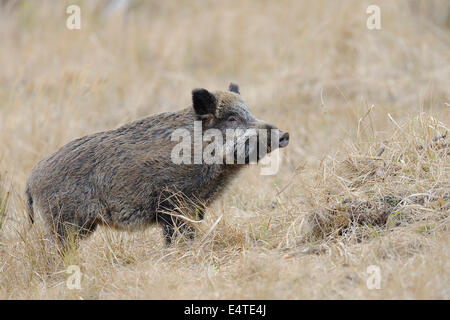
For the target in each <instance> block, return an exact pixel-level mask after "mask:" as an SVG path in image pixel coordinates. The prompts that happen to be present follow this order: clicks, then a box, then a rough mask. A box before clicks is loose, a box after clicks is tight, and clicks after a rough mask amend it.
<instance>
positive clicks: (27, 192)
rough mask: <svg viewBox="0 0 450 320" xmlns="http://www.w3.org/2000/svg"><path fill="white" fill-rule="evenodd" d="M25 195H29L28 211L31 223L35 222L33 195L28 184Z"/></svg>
mask: <svg viewBox="0 0 450 320" xmlns="http://www.w3.org/2000/svg"><path fill="white" fill-rule="evenodd" d="M25 195H26V196H27V212H28V218H29V219H30V221H31V224H33V223H34V211H33V197H32V196H31V191H30V186H29V185H27V188H26V190H25Z"/></svg>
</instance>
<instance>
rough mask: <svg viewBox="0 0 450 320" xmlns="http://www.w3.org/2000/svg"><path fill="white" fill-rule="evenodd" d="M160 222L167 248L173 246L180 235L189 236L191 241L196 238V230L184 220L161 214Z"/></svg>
mask: <svg viewBox="0 0 450 320" xmlns="http://www.w3.org/2000/svg"><path fill="white" fill-rule="evenodd" d="M158 222H160V223H161V226H162V228H163V235H164V238H165V240H166V244H167V246H170V245H171V244H172V240H173V238H174V236H175V235H177V234H178V233H180V234H185V235H187V236H188V237H189V239H193V238H194V236H195V230H194V228H192V227H191V226H188V225H187V224H186V222H185V221H184V220H183V219H182V218H177V217H176V216H174V215H170V214H159V215H158ZM175 232H176V233H175Z"/></svg>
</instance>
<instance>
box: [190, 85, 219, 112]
mask: <svg viewBox="0 0 450 320" xmlns="http://www.w3.org/2000/svg"><path fill="white" fill-rule="evenodd" d="M192 104H193V106H194V110H195V113H197V114H198V115H206V114H215V113H216V104H217V99H216V97H215V96H214V94H212V93H211V92H209V91H208V90H206V89H194V90H192Z"/></svg>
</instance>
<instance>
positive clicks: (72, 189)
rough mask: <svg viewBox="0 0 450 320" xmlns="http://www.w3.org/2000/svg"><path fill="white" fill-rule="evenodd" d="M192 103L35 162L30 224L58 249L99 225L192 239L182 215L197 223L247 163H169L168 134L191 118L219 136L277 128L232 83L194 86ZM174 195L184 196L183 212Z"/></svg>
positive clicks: (190, 125)
mask: <svg viewBox="0 0 450 320" xmlns="http://www.w3.org/2000/svg"><path fill="white" fill-rule="evenodd" d="M192 102H193V105H192V106H191V107H188V108H186V109H183V110H180V111H177V112H166V113H160V114H156V115H153V116H150V117H147V118H145V119H142V120H138V121H135V122H131V123H129V124H126V125H124V126H122V127H120V128H118V129H115V130H111V131H105V132H99V133H95V134H92V135H88V136H86V137H83V138H80V139H77V140H74V141H72V142H70V143H68V144H66V145H65V146H63V147H62V148H61V149H59V150H58V151H57V152H56V153H54V154H53V155H51V156H49V157H48V158H46V159H44V160H42V161H40V162H38V163H37V164H36V165H35V167H34V168H33V170H32V172H31V174H30V176H29V177H28V181H27V186H26V197H27V204H28V212H29V215H30V218H31V221H32V222H33V220H34V212H36V213H39V214H40V215H41V216H42V217H43V218H44V221H45V223H46V225H47V227H48V231H49V232H50V233H51V234H53V235H54V236H55V238H56V239H57V241H58V242H59V243H60V244H61V245H64V243H65V241H66V240H67V239H68V236H69V235H71V234H73V233H75V234H76V235H77V238H79V237H82V236H86V235H89V234H90V233H92V232H93V231H94V230H95V228H96V227H97V225H99V224H102V225H108V226H110V227H113V228H118V229H122V230H136V229H142V228H145V227H147V226H149V225H151V224H152V223H155V222H157V223H159V224H160V225H161V226H162V228H163V234H164V237H165V239H166V242H167V244H170V243H171V241H172V236H173V235H174V232H175V230H179V231H181V232H187V233H188V235H189V236H190V237H192V236H193V233H192V232H193V230H192V229H191V228H190V227H187V226H186V225H185V224H184V221H185V219H183V218H182V217H180V215H183V214H184V215H186V212H189V211H190V212H191V213H192V212H195V213H196V214H195V216H197V217H198V218H200V219H202V218H203V214H204V209H205V206H207V205H208V204H209V203H211V201H212V200H213V199H214V198H215V197H216V195H219V194H220V193H221V190H222V188H223V187H225V186H226V185H227V184H228V183H229V182H230V180H231V178H233V177H235V176H236V174H237V173H238V172H239V170H240V169H241V168H242V167H244V166H245V163H244V164H236V163H235V164H225V162H224V164H220V163H219V164H205V163H201V164H185V163H182V164H175V163H174V162H173V161H172V160H171V152H172V149H173V147H174V146H175V145H177V144H178V143H179V141H172V139H171V135H172V133H173V132H174V131H175V130H176V129H180V128H181V129H187V130H188V131H189V132H191V133H193V131H194V121H196V120H197V121H202V129H203V130H207V129H210V128H215V129H218V130H220V132H221V133H223V135H224V136H225V130H226V129H236V128H243V129H251V128H254V129H275V130H278V129H277V128H276V127H275V126H273V125H271V124H268V123H266V122H264V121H261V120H258V119H256V118H255V117H254V116H253V115H252V114H251V113H250V111H249V110H248V108H247V107H246V106H245V104H244V102H243V101H242V100H241V97H240V94H239V88H238V86H237V85H235V84H231V85H230V87H229V91H226V92H224V91H217V92H214V93H211V92H209V91H207V90H205V89H195V90H193V91H192ZM257 131H258V130H257ZM277 132H279V137H280V144H279V146H280V147H284V146H286V145H287V144H288V142H289V135H288V134H287V133H283V132H281V131H279V130H278V131H277ZM191 136H193V134H192V135H191ZM258 138H259V136H258ZM267 140H269V138H267ZM224 141H225V140H224ZM192 148H193V147H192ZM270 151H271V150H270V148H269V149H268V152H270ZM174 194H175V195H177V194H178V195H183V197H184V198H185V199H189V201H188V202H185V204H186V203H187V205H185V207H184V208H183V210H179V204H178V203H176V201H174V197H173V196H174ZM175 198H176V197H175ZM181 211H183V212H181ZM177 216H178V217H177ZM186 229H187V230H186Z"/></svg>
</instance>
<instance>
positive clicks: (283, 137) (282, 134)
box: [279, 131, 289, 148]
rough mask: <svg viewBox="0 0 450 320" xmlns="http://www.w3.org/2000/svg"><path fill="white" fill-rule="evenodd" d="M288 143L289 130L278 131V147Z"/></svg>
mask: <svg viewBox="0 0 450 320" xmlns="http://www.w3.org/2000/svg"><path fill="white" fill-rule="evenodd" d="M288 144H289V132H283V131H280V141H279V146H280V148H284V147H286V146H287V145H288Z"/></svg>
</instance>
